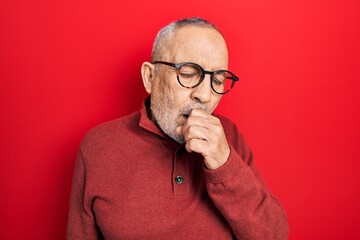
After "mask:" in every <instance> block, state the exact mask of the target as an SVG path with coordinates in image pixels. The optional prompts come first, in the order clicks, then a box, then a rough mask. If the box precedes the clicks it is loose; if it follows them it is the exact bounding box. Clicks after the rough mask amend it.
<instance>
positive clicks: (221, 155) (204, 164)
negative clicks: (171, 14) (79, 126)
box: [67, 18, 288, 240]
mask: <svg viewBox="0 0 360 240" xmlns="http://www.w3.org/2000/svg"><path fill="white" fill-rule="evenodd" d="M151 60H152V61H151V62H144V63H143V65H142V68H141V73H142V79H143V83H144V86H145V89H146V91H147V92H148V93H149V94H150V97H149V98H147V99H146V100H145V104H144V107H143V108H142V109H141V110H140V111H138V112H135V113H133V114H131V115H129V116H125V117H122V118H119V119H116V120H114V121H111V122H108V123H104V124H102V125H100V126H97V127H96V128H94V129H92V130H91V131H90V132H89V133H88V134H87V135H86V137H85V139H84V140H83V142H82V143H81V146H80V150H79V154H78V158H77V161H76V166H75V172H74V179H73V186H72V193H71V201H70V211H69V222H68V231H67V238H68V239H87V240H89V239H234V238H236V239H287V235H288V225H287V220H286V216H285V213H284V210H283V208H282V207H281V205H280V203H279V202H278V201H277V200H276V199H275V198H274V197H273V196H272V194H271V193H270V191H269V190H268V189H267V188H266V186H265V184H264V182H263V180H262V178H261V177H260V175H259V173H258V172H257V170H256V169H255V166H254V163H253V156H252V154H251V151H250V149H249V147H248V146H247V145H246V143H245V142H244V139H243V137H242V135H241V134H240V133H238V131H237V128H236V126H235V125H234V124H233V123H231V122H230V121H229V120H228V119H226V118H224V117H221V116H217V115H213V114H212V112H213V111H214V109H215V108H216V106H217V105H218V103H219V101H220V99H221V97H222V96H223V95H224V94H225V93H228V92H229V91H230V90H231V88H232V87H233V85H234V84H235V83H236V81H238V77H236V76H235V74H233V73H232V72H230V71H229V70H227V69H228V52H227V47H226V43H225V40H224V38H223V36H222V34H221V33H220V32H219V30H218V29H217V28H216V27H215V26H214V25H212V24H211V23H210V22H208V21H206V20H203V19H200V18H189V19H182V20H179V21H177V22H174V23H171V24H170V25H168V26H166V27H164V28H163V29H162V30H160V32H159V33H158V35H157V37H156V39H155V42H154V46H153V52H152V59H151Z"/></svg>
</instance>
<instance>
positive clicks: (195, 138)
mask: <svg viewBox="0 0 360 240" xmlns="http://www.w3.org/2000/svg"><path fill="white" fill-rule="evenodd" d="M176 132H177V134H179V135H181V136H184V140H185V142H186V144H185V148H186V150H187V151H188V152H197V153H200V154H202V155H203V156H204V163H205V166H206V167H207V168H208V169H216V168H218V167H220V166H222V165H223V164H224V163H225V162H226V161H227V159H228V157H229V155H230V147H229V145H228V143H227V140H226V136H225V133H224V129H223V127H222V125H221V122H220V120H219V119H218V118H216V117H214V116H212V115H211V114H209V113H207V112H206V111H204V110H201V109H193V110H192V111H191V113H190V115H189V117H188V119H187V120H186V122H185V123H184V125H183V126H179V127H177V129H176Z"/></svg>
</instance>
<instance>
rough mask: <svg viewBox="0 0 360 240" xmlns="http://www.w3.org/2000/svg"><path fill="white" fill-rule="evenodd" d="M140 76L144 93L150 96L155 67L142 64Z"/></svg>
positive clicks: (147, 63) (145, 63)
mask: <svg viewBox="0 0 360 240" xmlns="http://www.w3.org/2000/svg"><path fill="white" fill-rule="evenodd" d="M141 76H142V80H143V84H144V87H145V90H146V92H147V93H149V94H151V89H152V85H153V82H154V78H155V66H154V65H153V64H151V63H149V62H144V63H143V64H142V65H141Z"/></svg>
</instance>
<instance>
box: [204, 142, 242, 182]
mask: <svg viewBox="0 0 360 240" xmlns="http://www.w3.org/2000/svg"><path fill="white" fill-rule="evenodd" d="M243 164H245V163H244V162H243V160H242V158H241V157H240V155H239V154H238V153H237V152H236V151H235V149H234V148H233V147H232V146H230V155H229V158H228V160H227V161H226V162H225V163H224V164H223V165H222V166H220V167H219V168H217V169H212V170H211V169H207V168H206V167H205V166H204V172H205V177H206V180H207V182H210V183H225V182H227V181H228V180H229V179H230V178H232V177H233V176H234V175H235V174H236V172H238V171H239V169H240V168H242V167H243Z"/></svg>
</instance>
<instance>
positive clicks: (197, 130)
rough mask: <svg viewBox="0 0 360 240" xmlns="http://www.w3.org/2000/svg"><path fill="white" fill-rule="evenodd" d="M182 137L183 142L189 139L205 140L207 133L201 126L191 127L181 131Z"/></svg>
mask: <svg viewBox="0 0 360 240" xmlns="http://www.w3.org/2000/svg"><path fill="white" fill-rule="evenodd" d="M183 135H184V140H185V142H187V141H189V140H191V139H201V140H207V139H208V136H209V131H208V129H206V128H204V127H202V126H197V125H192V126H189V127H187V128H185V129H184V130H183Z"/></svg>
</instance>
